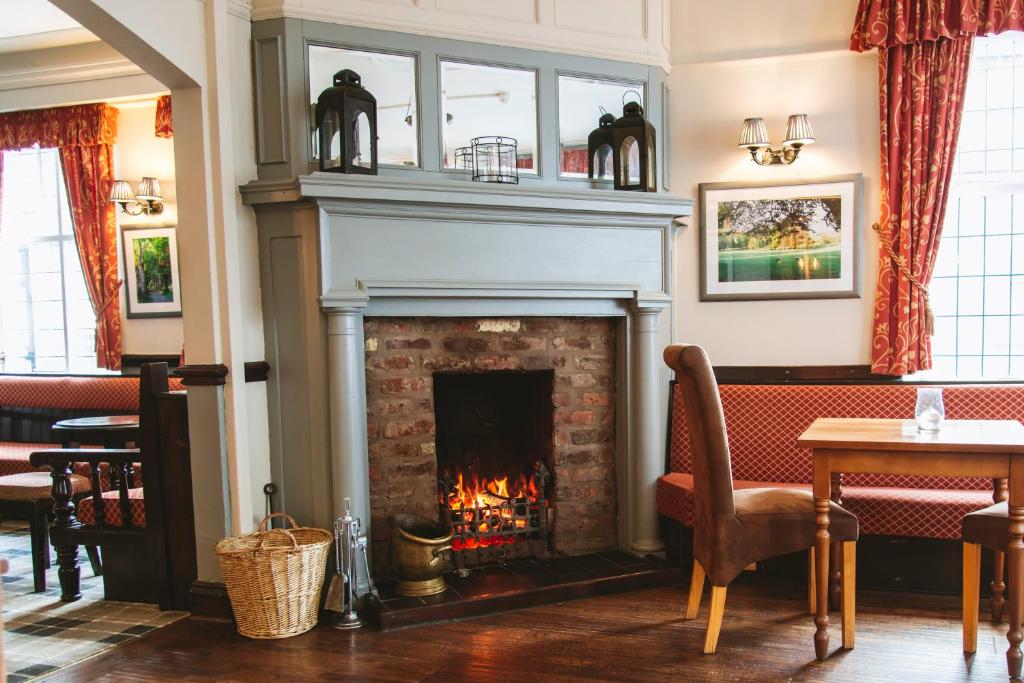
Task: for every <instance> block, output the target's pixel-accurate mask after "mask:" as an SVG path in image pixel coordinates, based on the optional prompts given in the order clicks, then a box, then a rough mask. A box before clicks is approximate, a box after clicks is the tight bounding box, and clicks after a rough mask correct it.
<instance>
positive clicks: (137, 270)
mask: <svg viewBox="0 0 1024 683" xmlns="http://www.w3.org/2000/svg"><path fill="white" fill-rule="evenodd" d="M121 250H122V254H123V256H124V287H125V306H126V312H127V316H128V318H178V317H181V277H180V274H179V270H178V239H177V230H176V228H175V226H174V225H158V226H148V225H147V226H127V227H124V228H122V229H121Z"/></svg>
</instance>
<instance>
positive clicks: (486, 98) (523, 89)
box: [441, 60, 585, 173]
mask: <svg viewBox="0 0 1024 683" xmlns="http://www.w3.org/2000/svg"><path fill="white" fill-rule="evenodd" d="M441 135H442V140H443V146H444V149H443V152H442V153H443V165H444V168H458V156H457V154H456V150H457V149H459V148H460V147H466V146H468V145H469V144H470V140H472V139H473V138H477V137H487V136H501V137H506V138H507V137H511V138H515V139H516V141H517V142H518V148H517V154H518V166H519V172H520V173H536V172H537V72H536V70H534V69H513V68H506V67H498V66H488V65H483V64H470V63H465V62H452V61H443V60H442V61H441ZM584 159H585V157H584Z"/></svg>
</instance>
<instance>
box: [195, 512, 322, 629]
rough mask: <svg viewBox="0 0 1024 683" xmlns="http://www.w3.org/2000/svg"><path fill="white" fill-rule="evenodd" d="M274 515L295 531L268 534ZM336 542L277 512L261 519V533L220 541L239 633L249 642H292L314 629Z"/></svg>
mask: <svg viewBox="0 0 1024 683" xmlns="http://www.w3.org/2000/svg"><path fill="white" fill-rule="evenodd" d="M274 517H284V518H285V519H287V520H288V523H289V524H290V525H291V528H290V529H269V530H268V529H267V523H268V522H269V521H270V520H271V519H272V518H274ZM333 538H334V537H333V536H332V535H331V533H330V532H328V531H324V530H323V529H312V528H309V527H300V526H298V525H297V524H296V523H295V520H294V519H293V518H292V517H291V516H290V515H288V514H285V513H283V512H275V513H273V514H271V515H267V516H266V517H264V518H263V521H262V522H260V526H259V529H258V530H257V531H255V532H253V533H251V534H246V535H244V536H232V537H230V538H225V539H222V540H221V541H220V542H219V543H217V545H216V547H215V548H214V550H215V551H216V553H217V557H218V559H219V560H220V568H221V571H222V572H223V574H224V584H225V585H226V586H227V589H228V598H230V600H231V610H232V611H233V612H234V614H235V621H236V622H237V624H238V632H239V633H241V634H242V635H243V636H246V637H249V638H260V639H269V638H288V637H289V636H295V635H298V634H300V633H305V632H306V631H308V630H310V629H311V628H313V627H314V626H316V622H317V613H318V611H319V607H320V590H321V589H322V588H323V585H324V572H325V571H326V569H327V554H328V552H329V551H330V547H331V541H332V540H333Z"/></svg>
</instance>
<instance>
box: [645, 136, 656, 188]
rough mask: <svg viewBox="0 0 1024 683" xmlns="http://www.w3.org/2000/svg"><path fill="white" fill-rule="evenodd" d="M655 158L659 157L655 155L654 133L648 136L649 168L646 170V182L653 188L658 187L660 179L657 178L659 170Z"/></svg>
mask: <svg viewBox="0 0 1024 683" xmlns="http://www.w3.org/2000/svg"><path fill="white" fill-rule="evenodd" d="M655 159H657V157H656V156H655V151H654V136H653V135H648V136H647V168H646V170H645V172H646V176H647V183H646V185H647V187H648V188H652V189H653V188H657V187H658V179H657V175H658V172H657V168H656V163H655Z"/></svg>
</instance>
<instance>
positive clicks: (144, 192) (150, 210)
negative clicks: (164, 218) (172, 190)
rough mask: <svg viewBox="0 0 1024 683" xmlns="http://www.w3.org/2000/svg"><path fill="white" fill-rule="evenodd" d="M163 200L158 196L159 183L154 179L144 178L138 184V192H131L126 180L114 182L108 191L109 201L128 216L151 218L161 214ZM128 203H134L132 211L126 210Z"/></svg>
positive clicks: (129, 184) (130, 186)
mask: <svg viewBox="0 0 1024 683" xmlns="http://www.w3.org/2000/svg"><path fill="white" fill-rule="evenodd" d="M163 200H164V198H163V197H162V196H161V195H160V181H159V180H157V179H156V178H150V177H146V176H144V177H143V178H142V182H140V183H139V191H138V193H135V192H133V191H132V185H131V183H129V182H128V181H127V180H115V181H114V187H112V188H111V189H110V201H112V202H114V203H115V204H117V205H118V206H120V207H121V211H123V212H125V213H126V214H128V215H129V216H139V215H141V214H146V215H147V216H153V215H156V214H160V213H163V210H164V205H163ZM129 203H134V204H135V205H136V208H135V210H134V211H132V210H130V209H129V208H128V204H129Z"/></svg>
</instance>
